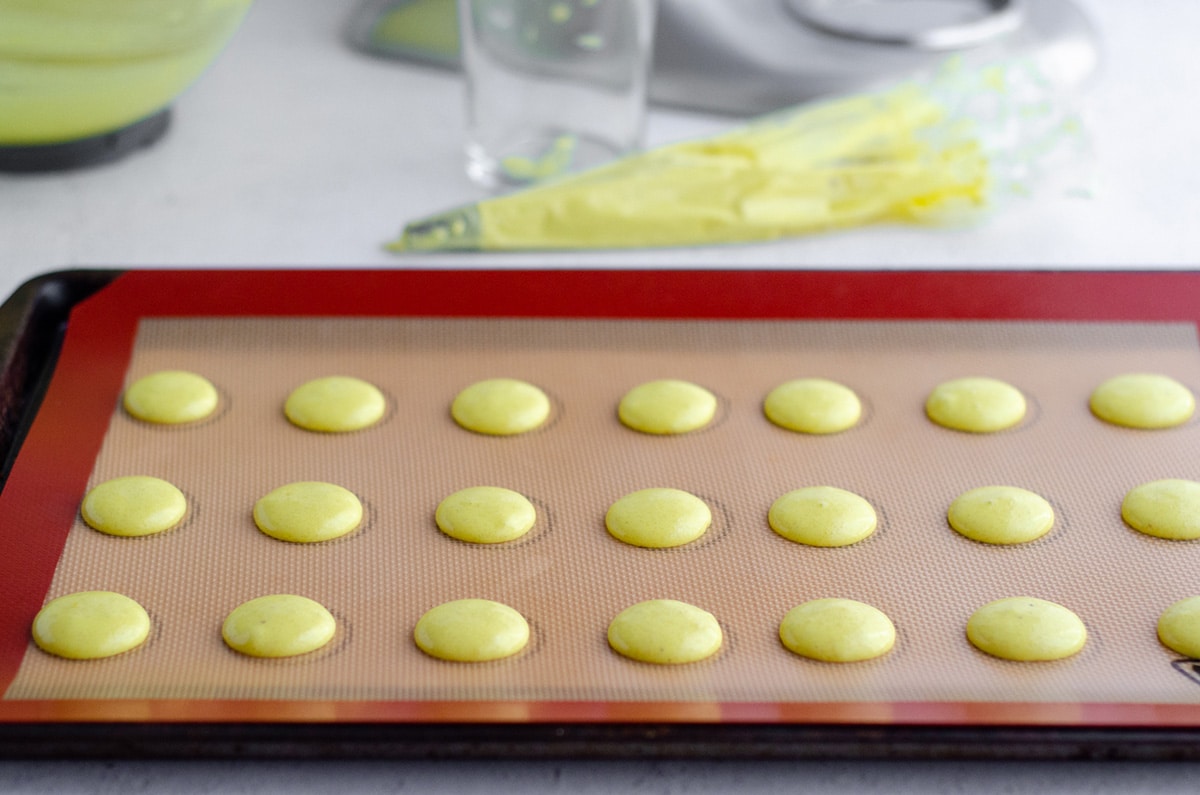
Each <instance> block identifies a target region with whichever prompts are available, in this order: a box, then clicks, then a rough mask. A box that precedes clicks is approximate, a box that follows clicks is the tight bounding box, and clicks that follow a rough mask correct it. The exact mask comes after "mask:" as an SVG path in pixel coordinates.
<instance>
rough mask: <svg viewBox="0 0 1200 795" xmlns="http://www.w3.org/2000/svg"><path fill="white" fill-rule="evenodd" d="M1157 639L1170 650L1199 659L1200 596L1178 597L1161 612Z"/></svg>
mask: <svg viewBox="0 0 1200 795" xmlns="http://www.w3.org/2000/svg"><path fill="white" fill-rule="evenodd" d="M1158 639H1159V640H1160V641H1162V644H1163V645H1164V646H1166V647H1167V648H1168V649H1171V650H1172V651H1176V652H1179V653H1180V654H1182V655H1183V656H1185V657H1189V658H1191V659H1193V660H1196V659H1200V596H1190V597H1188V598H1187V599H1180V600H1179V601H1178V602H1176V603H1175V604H1173V605H1171V606H1170V607H1168V608H1167V609H1166V610H1164V611H1163V612H1162V615H1160V616H1159V617H1158Z"/></svg>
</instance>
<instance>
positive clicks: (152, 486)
mask: <svg viewBox="0 0 1200 795" xmlns="http://www.w3.org/2000/svg"><path fill="white" fill-rule="evenodd" d="M187 508H188V505H187V498H186V497H184V496H183V492H182V491H180V490H179V489H178V488H176V487H175V486H174V485H173V484H171V483H168V482H167V481H165V480H162V479H161V478H155V477H149V476H146V475H130V476H128V477H120V478H113V479H112V480H106V481H104V482H103V483H100V484H99V485H97V486H95V487H94V488H92V489H91V490H90V491H89V492H88V493H87V494H86V495H85V496H84V498H83V505H82V506H81V507H80V514H81V515H82V516H83V521H85V522H86V523H87V524H88V526H90V527H92V528H93V529H95V530H99V531H100V532H101V533H106V534H108V535H111V536H125V537H135V536H148V535H153V534H155V533H161V532H164V531H166V530H170V529H171V528H172V527H175V526H176V525H178V524H179V523H180V522H181V521H182V520H183V517H184V516H185V515H186V514H187Z"/></svg>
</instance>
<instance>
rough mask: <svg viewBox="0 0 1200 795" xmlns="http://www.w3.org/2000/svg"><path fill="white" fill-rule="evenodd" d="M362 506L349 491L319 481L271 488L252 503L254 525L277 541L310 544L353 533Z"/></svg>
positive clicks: (300, 482)
mask: <svg viewBox="0 0 1200 795" xmlns="http://www.w3.org/2000/svg"><path fill="white" fill-rule="evenodd" d="M362 519H363V506H362V502H360V501H359V499H358V497H356V496H355V495H354V493H353V492H352V491H350V490H349V489H345V488H342V487H341V486H338V485H336V484H333V483H324V482H321V481H299V482H296V483H288V484H287V485H284V486H280V487H279V488H277V489H273V490H272V491H270V492H268V493H267V494H265V495H263V496H262V497H260V498H259V500H258V501H257V502H255V503H254V524H255V525H257V526H258V529H259V530H261V531H262V532H263V533H265V534H266V535H269V536H271V537H272V538H277V539H279V540H280V541H292V542H295V543H298V544H311V543H317V542H320V541H329V540H331V539H334V538H340V537H341V536H344V535H346V534H347V533H350V532H352V531H353V530H356V529H357V528H358V526H359V525H360V524H362Z"/></svg>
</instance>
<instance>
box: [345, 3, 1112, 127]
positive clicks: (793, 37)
mask: <svg viewBox="0 0 1200 795" xmlns="http://www.w3.org/2000/svg"><path fill="white" fill-rule="evenodd" d="M439 3H441V4H443V5H444V6H445V8H446V10H447V13H450V14H453V13H454V8H453V7H454V3H453V0H367V2H366V3H364V4H363V5H362V6H360V8H359V10H358V12H357V13H356V14H355V16H354V17H353V18H352V20H351V22H350V27H349V31H348V33H349V38H350V40H351V42H352V43H353V44H354V45H355V46H357V47H360V48H362V49H365V50H367V51H369V52H373V53H376V54H380V55H388V56H392V57H401V58H406V59H410V60H418V61H424V62H427V63H433V64H437V65H442V66H451V67H453V66H455V65H456V56H455V53H453V52H452V51H448V50H447V48H446V47H444V46H443V47H441V48H440V49H438V50H436V51H434V50H433V49H432V48H431V49H430V50H427V51H426V50H423V49H422V48H421V46H420V41H419V39H420V36H419V33H420V32H419V31H417V34H418V35H417V36H416V40H417V43H416V46H414V43H413V42H414V38H413V37H412V36H410V37H409V38H408V39H407V40H406V41H405V42H403V43H402V44H396V43H389V41H388V39H387V37H384V36H381V35H379V31H380V30H381V26H380V24H379V23H380V20H381V19H384V15H385V14H387V13H388V12H391V11H395V10H397V9H403V7H407V6H413V5H415V4H425V5H427V6H436V5H437V4H439ZM884 7H887V8H889V9H891V10H890V11H888V12H887V13H884V12H883V11H882V9H883V8H884ZM425 10H426V11H429V10H430V9H429V8H427V9H425ZM432 10H436V9H432ZM901 12H903V13H901ZM424 18H426V19H428V16H426V17H424ZM951 54H953V55H956V56H958V57H960V58H962V60H963V61H964V62H965V63H966V64H968V65H971V64H981V63H987V62H989V61H995V60H999V59H1001V58H1014V57H1015V58H1028V59H1030V60H1031V61H1033V62H1034V63H1035V64H1036V65H1037V66H1038V68H1039V69H1040V71H1041V72H1042V74H1044V75H1045V76H1046V77H1047V79H1049V80H1051V81H1053V82H1054V83H1056V84H1058V85H1060V86H1062V87H1064V88H1066V89H1073V88H1077V87H1079V86H1080V85H1082V84H1084V83H1085V82H1086V81H1087V80H1088V78H1090V77H1091V76H1092V75H1093V74H1094V73H1095V71H1096V69H1097V67H1098V66H1099V62H1100V47H1099V43H1098V40H1097V36H1096V34H1095V31H1094V30H1093V28H1092V26H1091V24H1090V23H1089V21H1088V19H1087V18H1086V17H1085V16H1084V14H1083V13H1082V12H1081V11H1080V10H1079V9H1078V8H1077V7H1076V6H1075V4H1074V3H1072V2H1071V0H903V2H899V1H898V0H660V5H659V17H658V25H657V33H656V37H655V55H654V68H653V75H652V77H651V81H650V100H651V102H654V103H658V104H662V105H671V106H675V107H682V108H690V109H696V110H702V111H710V112H714V111H715V112H720V113H730V114H738V115H756V114H760V113H765V112H769V111H772V110H776V109H779V108H783V107H787V106H789V105H795V104H798V103H800V102H804V101H807V100H810V99H814V98H817V97H821V96H827V95H833V94H845V93H849V92H852V91H858V90H863V89H869V88H873V87H877V86H879V85H882V84H885V83H888V82H892V81H895V80H897V79H900V78H904V77H908V76H912V75H917V74H920V73H922V72H927V71H930V70H932V69H934V68H936V67H937V66H938V65H939V64H941V63H942V62H944V60H945V59H946V58H947V57H948V56H950V55H951Z"/></svg>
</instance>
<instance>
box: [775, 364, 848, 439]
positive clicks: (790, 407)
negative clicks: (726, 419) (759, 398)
mask: <svg viewBox="0 0 1200 795" xmlns="http://www.w3.org/2000/svg"><path fill="white" fill-rule="evenodd" d="M763 413H764V414H766V416H767V419H769V420H770V421H771V422H773V423H775V424H776V425H778V426H779V427H781V428H786V429H788V430H789V431H796V432H798V433H812V434H828V433H840V432H841V431H844V430H847V429H848V428H853V427H854V426H855V425H856V424H858V420H859V418H860V417H862V403H861V402H860V401H859V399H858V395H856V394H854V391H853V390H851V389H849V388H848V387H845V386H842V385H841V384H839V383H836V382H834V381H828V380H826V379H824V378H799V379H796V380H794V381H788V382H787V383H786V384H780V385H779V386H777V387H775V388H774V389H773V390H771V392H770V394H768V395H767V398H766V400H765V401H764V402H763Z"/></svg>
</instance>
